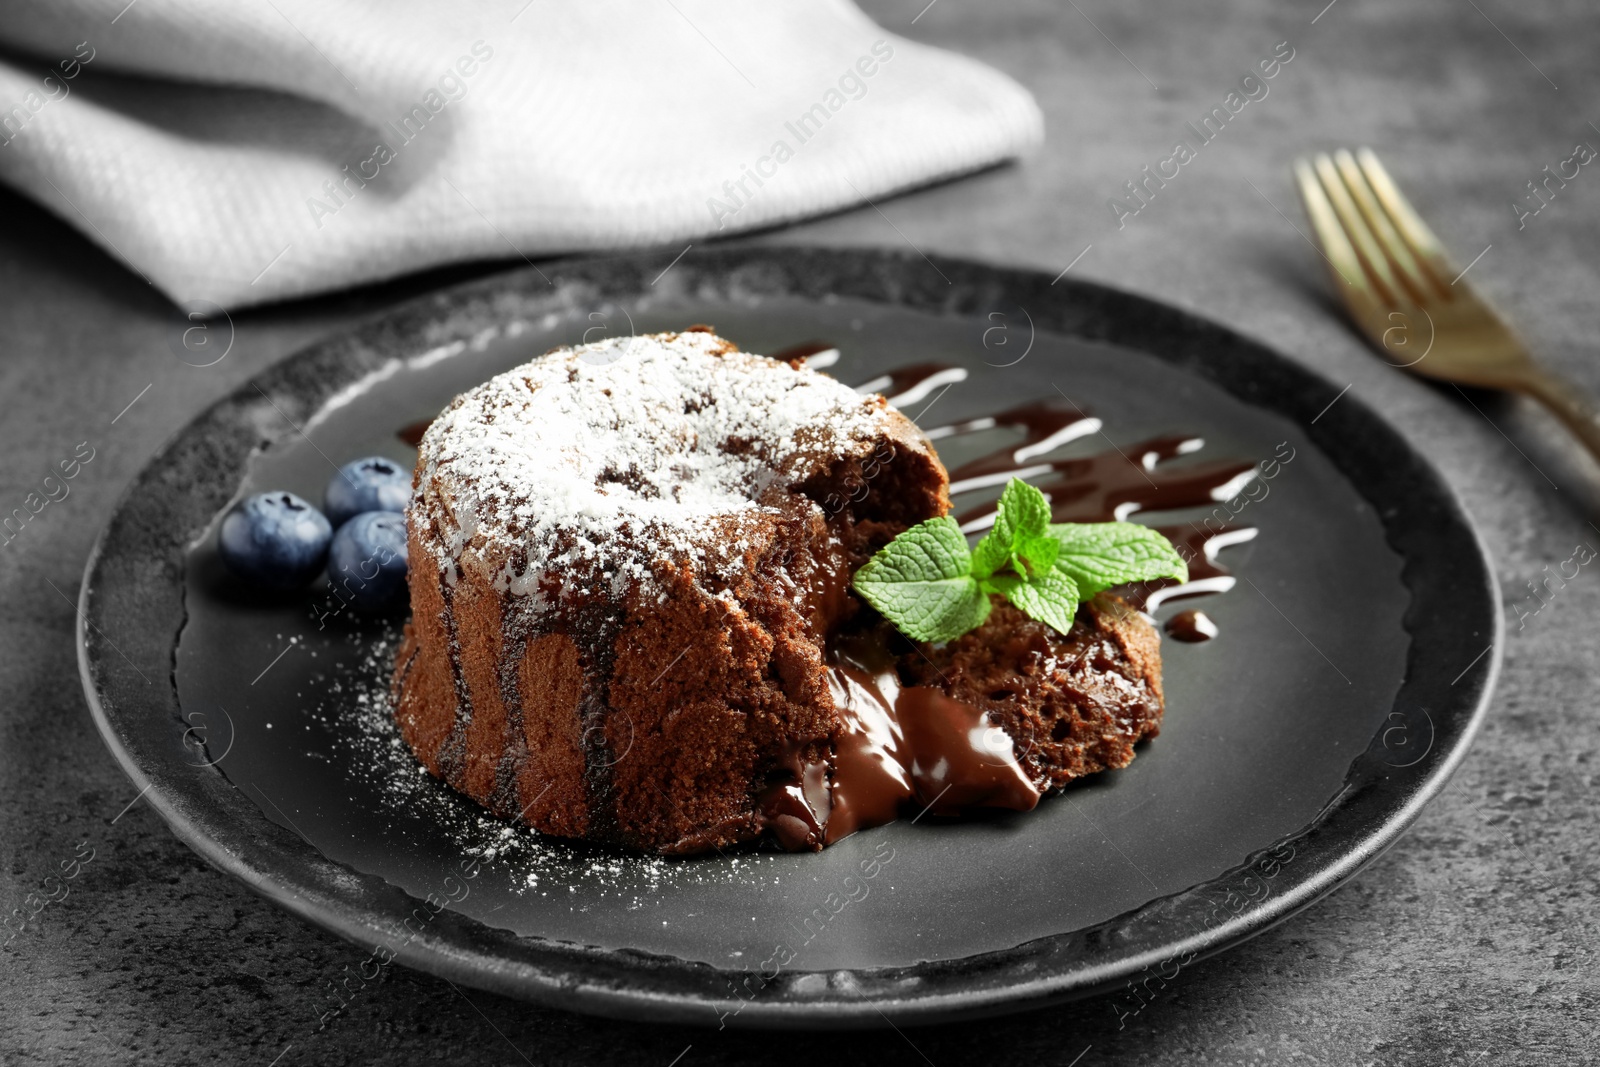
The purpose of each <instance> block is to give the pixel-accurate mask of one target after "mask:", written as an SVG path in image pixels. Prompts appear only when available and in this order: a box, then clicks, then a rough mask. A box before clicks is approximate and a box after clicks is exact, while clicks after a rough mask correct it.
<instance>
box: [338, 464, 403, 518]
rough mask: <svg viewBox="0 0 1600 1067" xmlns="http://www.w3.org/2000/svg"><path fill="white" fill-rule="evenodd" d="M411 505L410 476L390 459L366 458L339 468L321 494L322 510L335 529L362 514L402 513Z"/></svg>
mask: <svg viewBox="0 0 1600 1067" xmlns="http://www.w3.org/2000/svg"><path fill="white" fill-rule="evenodd" d="M409 503H411V472H410V471H408V470H406V469H405V467H403V466H401V465H400V464H398V463H396V462H395V461H394V460H392V459H385V458H384V457H382V456H368V457H367V458H366V459H357V460H352V461H351V462H349V463H346V464H345V465H344V466H342V467H340V468H339V473H338V474H335V475H334V476H333V480H332V481H330V482H329V483H328V491H327V492H326V493H324V494H323V497H322V506H323V510H325V511H326V512H327V513H328V521H329V522H331V523H333V525H334V526H335V527H339V526H343V525H344V524H345V523H347V522H349V521H350V520H351V519H353V518H355V517H356V516H357V515H359V514H361V513H362V512H363V511H404V510H405V509H406V505H407V504H409Z"/></svg>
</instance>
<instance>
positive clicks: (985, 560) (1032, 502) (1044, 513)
mask: <svg viewBox="0 0 1600 1067" xmlns="http://www.w3.org/2000/svg"><path fill="white" fill-rule="evenodd" d="M1049 526H1050V501H1048V500H1046V499H1045V496H1044V494H1043V493H1041V492H1039V490H1037V489H1035V488H1034V487H1033V486H1031V485H1029V484H1028V483H1027V482H1025V481H1023V480H1022V479H1020V478H1013V479H1011V480H1010V481H1009V482H1007V483H1006V487H1005V491H1004V492H1002V493H1001V494H1000V504H999V510H998V511H997V512H996V513H995V517H994V526H993V527H991V528H990V530H989V532H988V533H987V534H985V535H984V538H983V540H982V541H979V542H978V547H977V548H975V549H973V550H972V575H973V577H975V578H987V577H988V576H989V575H991V574H993V573H994V572H995V571H997V570H1000V569H1001V568H1002V567H1005V566H1006V565H1007V564H1011V565H1012V566H1015V565H1016V563H1015V559H1014V557H1015V556H1016V555H1017V552H1018V549H1019V547H1020V546H1022V545H1024V544H1026V543H1028V542H1030V541H1033V540H1035V539H1037V538H1040V537H1043V536H1045V535H1046V533H1047V531H1048V528H1049ZM1045 566H1046V567H1048V566H1049V564H1048V563H1047V564H1045Z"/></svg>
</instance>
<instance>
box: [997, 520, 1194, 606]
mask: <svg viewBox="0 0 1600 1067" xmlns="http://www.w3.org/2000/svg"><path fill="white" fill-rule="evenodd" d="M1050 535H1051V536H1052V537H1054V538H1055V539H1056V541H1057V542H1058V543H1059V544H1060V546H1061V547H1060V551H1059V553H1058V554H1057V556H1056V558H1055V563H1054V566H1055V569H1056V571H1057V572H1059V573H1061V574H1064V575H1066V576H1067V577H1068V578H1071V579H1072V580H1073V581H1074V582H1075V583H1076V584H1077V588H1078V593H1079V595H1080V596H1082V597H1085V598H1087V597H1091V596H1094V595H1095V594H1096V593H1098V592H1100V591H1101V590H1103V589H1109V588H1111V587H1112V586H1114V585H1122V584H1124V583H1126V582H1149V581H1154V580H1155V579H1157V578H1176V579H1177V580H1178V581H1180V582H1185V581H1188V580H1189V567H1188V565H1187V564H1186V563H1184V561H1183V557H1182V556H1180V555H1178V550H1177V549H1175V548H1173V547H1172V542H1171V541H1168V540H1167V539H1166V538H1165V537H1163V536H1161V535H1160V534H1159V533H1157V532H1156V531H1154V530H1152V529H1150V527H1148V526H1140V525H1139V524H1138V523H1136V522H1091V523H1064V524H1060V525H1052V526H1051V527H1050ZM1018 606H1019V607H1020V605H1018ZM1024 610H1026V609H1024Z"/></svg>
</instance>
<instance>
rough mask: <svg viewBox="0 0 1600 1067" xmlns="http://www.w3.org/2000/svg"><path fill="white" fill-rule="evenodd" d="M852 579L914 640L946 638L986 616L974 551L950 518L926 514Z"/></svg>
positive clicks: (868, 600)
mask: <svg viewBox="0 0 1600 1067" xmlns="http://www.w3.org/2000/svg"><path fill="white" fill-rule="evenodd" d="M851 584H852V585H853V586H854V588H855V590H856V592H858V593H860V594H861V595H862V597H863V598H865V599H866V601H867V603H869V604H871V605H872V606H873V607H875V608H877V609H878V610H879V611H880V612H882V613H883V616H884V618H886V619H888V620H889V621H890V622H892V623H893V624H894V625H895V628H896V629H898V630H899V631H900V632H901V633H903V634H905V635H906V636H907V637H909V638H911V639H912V640H913V641H949V640H952V639H953V638H956V637H959V636H961V635H962V634H964V633H966V632H967V631H968V630H971V629H973V628H975V627H977V626H979V625H981V624H982V622H983V620H984V619H986V618H988V617H989V596H988V594H987V593H985V592H984V591H983V590H982V589H980V588H979V586H978V582H977V581H976V580H975V579H974V578H973V577H972V554H971V553H970V552H969V551H968V550H967V539H966V537H965V536H964V535H963V534H962V533H961V527H960V526H958V525H957V524H956V521H955V520H954V519H951V518H938V519H928V520H927V521H926V522H923V523H919V524H918V525H916V526H913V527H912V528H911V529H909V530H906V531H905V532H904V533H902V534H900V536H898V537H896V538H895V539H894V540H893V541H890V542H889V543H888V544H887V545H885V546H884V547H883V548H882V549H880V550H879V551H878V553H877V555H875V556H873V557H872V558H871V559H870V560H868V561H867V562H866V564H865V565H863V566H862V567H861V569H860V570H858V571H856V573H855V578H854V579H853V580H852V582H851Z"/></svg>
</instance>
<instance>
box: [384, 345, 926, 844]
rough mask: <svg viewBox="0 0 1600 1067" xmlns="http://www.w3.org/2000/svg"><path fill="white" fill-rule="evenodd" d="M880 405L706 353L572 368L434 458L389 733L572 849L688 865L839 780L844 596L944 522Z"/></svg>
mask: <svg viewBox="0 0 1600 1067" xmlns="http://www.w3.org/2000/svg"><path fill="white" fill-rule="evenodd" d="M945 487H946V477H945V472H944V468H943V467H942V466H941V465H940V463H939V460H938V457H937V456H936V455H935V453H934V451H933V449H932V447H931V446H930V445H929V444H928V442H927V440H926V439H925V438H924V437H923V436H922V434H921V432H920V431H918V430H917V428H916V427H915V426H914V425H913V424H912V423H911V422H910V420H908V419H906V418H905V417H904V416H902V415H901V414H900V413H899V412H897V411H895V410H894V409H892V408H890V407H889V406H888V405H887V404H886V403H885V402H884V401H883V399H882V398H881V397H878V396H873V395H867V396H863V395H861V394H858V393H856V392H855V391H853V390H851V389H849V388H848V387H846V386H844V385H841V384H840V383H839V382H837V381H835V380H833V379H832V378H829V377H827V376H825V375H823V374H820V373H818V372H815V371H812V370H809V369H807V368H805V367H804V365H803V364H799V363H796V364H788V363H780V362H776V361H774V360H769V359H766V358H765V357H762V356H755V355H748V354H745V353H741V352H739V351H737V349H736V348H735V347H734V346H733V345H732V344H730V343H729V342H727V341H725V340H722V339H721V338H719V337H717V336H715V335H714V334H711V333H708V332H685V333H680V334H660V335H654V336H648V337H633V338H623V339H620V340H614V341H604V342H600V343H598V344H593V345H586V346H583V347H581V348H576V349H568V350H558V351H555V352H551V353H548V354H546V355H545V356H543V357H541V358H539V359H536V360H534V361H532V362H531V363H528V364H526V365H524V366H521V367H518V368H517V369H515V370H512V371H509V372H507V373H505V374H502V375H499V376H498V377H496V378H494V379H492V380H490V381H489V382H487V383H485V384H484V385H481V386H479V387H478V388H476V389H473V390H472V391H470V392H468V393H466V394H464V395H463V396H461V397H458V398H457V399H456V400H455V401H454V402H453V403H452V404H451V405H450V406H449V407H448V408H446V409H445V411H444V412H443V413H442V414H441V415H440V416H439V417H438V418H437V419H436V420H435V421H434V422H433V424H432V425H431V426H430V427H429V428H428V430H427V432H426V433H425V434H424V436H423V438H422V440H421V442H420V446H419V457H418V462H417V470H416V476H415V486H414V495H413V501H412V504H411V508H410V510H409V511H408V512H407V523H408V527H409V539H410V540H409V546H408V547H409V554H410V561H411V563H410V566H411V572H410V584H411V604H412V621H411V623H410V625H409V627H408V629H407V635H406V638H405V641H404V643H403V647H402V650H401V653H400V658H399V665H398V670H397V677H396V683H397V684H396V691H397V708H396V715H397V718H398V720H399V724H400V729H401V732H402V733H403V735H404V736H405V739H406V741H407V742H408V743H409V744H410V745H411V747H412V748H413V749H414V750H415V752H416V753H417V755H418V757H419V758H420V759H421V760H422V762H423V763H424V764H425V765H426V766H427V768H428V770H429V771H431V772H432V773H434V774H436V775H438V776H439V777H441V778H443V779H444V780H445V781H447V782H449V783H450V784H451V785H453V786H454V787H456V788H457V789H459V790H460V791H462V792H463V793H466V794H467V795H468V796H470V797H472V798H474V799H475V800H477V801H479V802H480V803H482V804H484V805H486V806H488V807H489V808H490V809H492V810H493V811H495V812H496V813H498V814H500V815H503V816H506V817H508V818H520V819H521V820H523V821H525V822H526V823H528V824H529V825H531V826H534V827H536V828H538V829H540V830H544V831H547V832H550V833H554V834H560V835H564V836H569V837H586V838H591V839H596V840H602V841H609V842H615V843H618V844H622V845H626V846H630V847H634V848H640V849H652V850H664V851H679V852H685V851H697V850H702V849H708V848H713V847H721V846H725V845H729V844H733V843H735V842H738V841H742V840H746V839H748V838H751V837H754V836H756V835H758V834H760V833H761V831H762V830H763V829H764V827H765V826H766V824H767V821H768V819H767V816H765V815H764V814H763V813H762V812H761V810H760V808H759V805H758V798H759V795H760V793H761V791H762V790H763V789H764V788H765V786H766V784H767V780H768V778H769V776H771V775H772V773H773V772H774V769H775V768H776V767H778V766H779V765H781V764H783V763H785V762H786V761H792V760H793V759H795V758H797V757H798V758H802V759H804V760H806V761H810V762H816V761H825V760H826V758H827V756H828V753H829V751H830V748H831V745H832V742H833V737H834V734H835V733H836V730H837V727H838V715H837V712H836V710H835V708H834V704H833V700H832V698H831V696H830V691H829V687H828V680H827V670H828V668H827V665H826V664H825V663H824V660H823V653H824V647H825V644H826V638H827V635H828V634H829V633H830V632H831V631H832V630H833V629H835V628H836V627H837V626H838V625H839V624H840V623H841V622H842V621H843V620H844V619H845V618H846V617H847V616H849V615H850V614H852V613H854V612H855V611H857V610H859V608H860V605H859V601H858V600H857V598H856V597H855V596H853V595H852V594H851V593H850V592H849V590H848V586H849V581H850V576H851V574H852V573H853V572H854V570H855V569H856V568H857V567H859V566H860V565H861V564H862V563H863V562H865V561H866V560H867V559H868V558H870V557H871V555H872V553H873V552H875V551H876V550H877V549H879V548H881V547H882V546H883V545H884V544H886V543H887V542H888V541H889V540H890V539H892V538H893V537H894V536H895V534H897V533H899V532H900V531H901V530H903V529H905V528H906V527H908V526H910V525H912V524H914V523H916V522H918V521H920V520H922V519H924V518H928V517H930V516H933V515H941V514H944V513H945V512H946V511H947V510H948V508H949V501H948V498H947V496H946V492H945Z"/></svg>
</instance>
